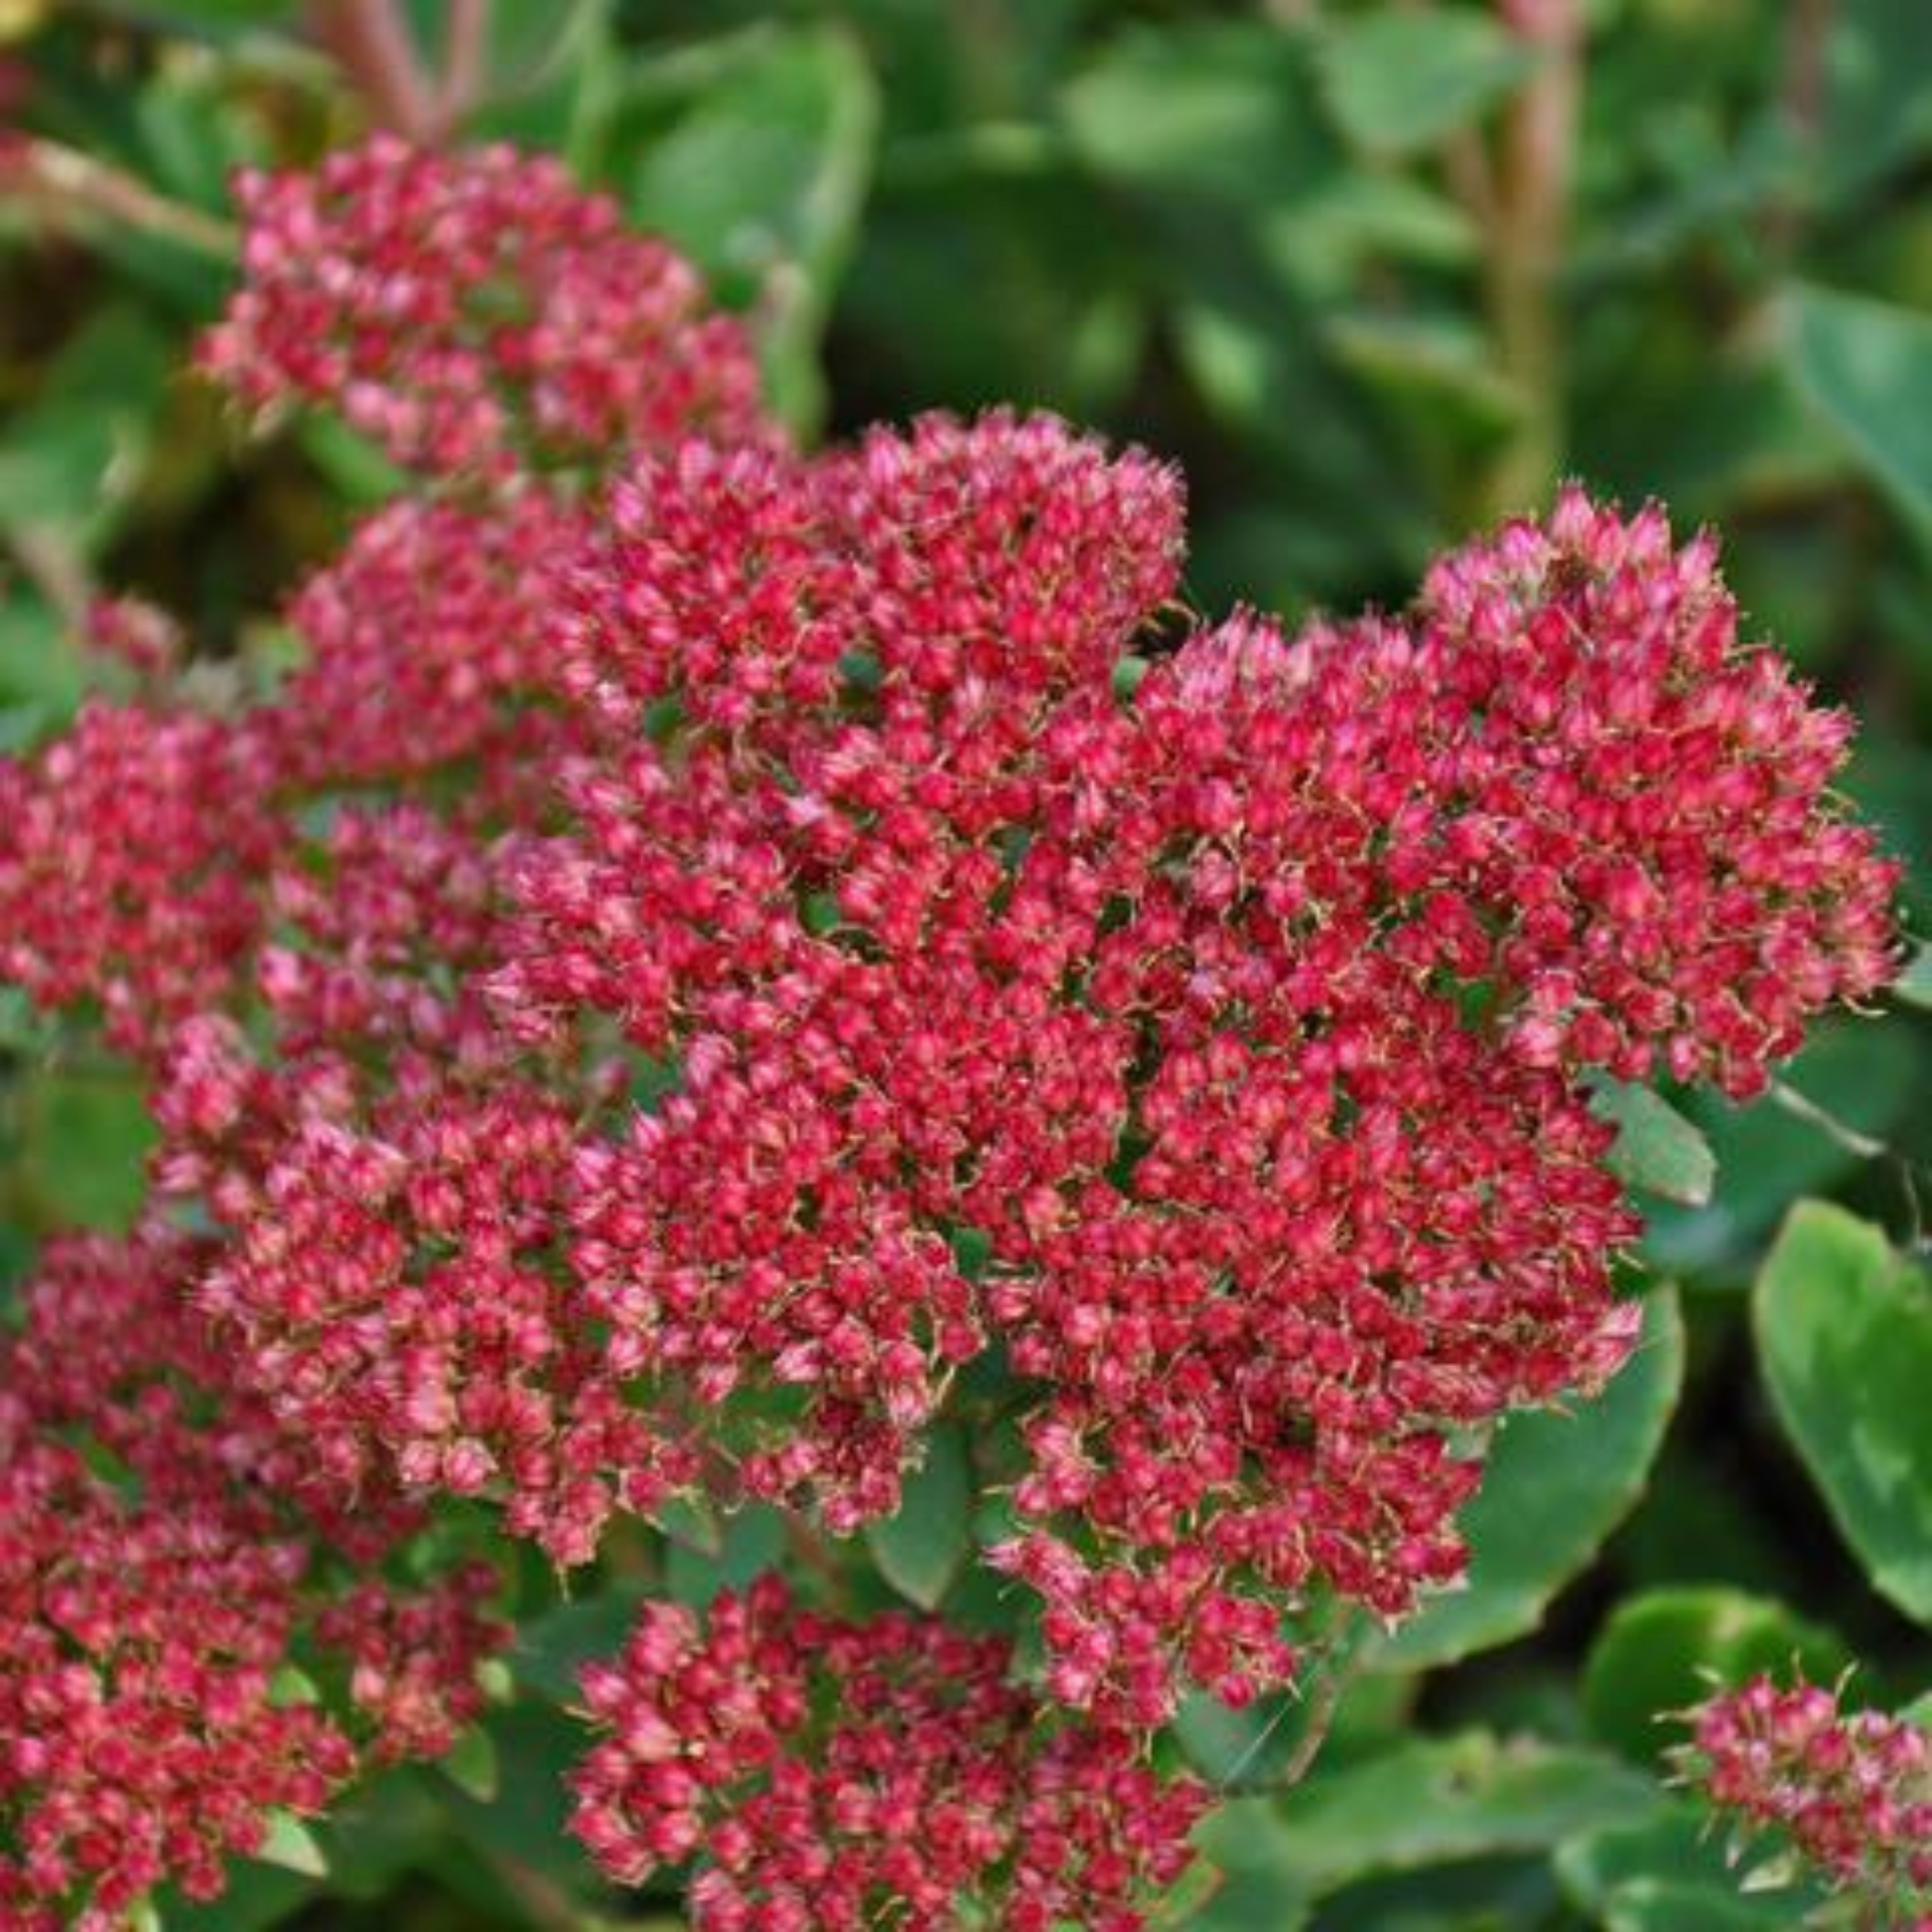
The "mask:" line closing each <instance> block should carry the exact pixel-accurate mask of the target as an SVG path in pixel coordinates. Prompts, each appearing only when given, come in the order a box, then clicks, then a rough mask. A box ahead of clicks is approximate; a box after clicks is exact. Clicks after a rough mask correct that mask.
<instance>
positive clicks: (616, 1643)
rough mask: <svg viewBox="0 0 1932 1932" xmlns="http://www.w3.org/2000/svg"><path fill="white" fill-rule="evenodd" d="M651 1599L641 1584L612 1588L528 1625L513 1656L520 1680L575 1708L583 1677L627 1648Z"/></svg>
mask: <svg viewBox="0 0 1932 1932" xmlns="http://www.w3.org/2000/svg"><path fill="white" fill-rule="evenodd" d="M648 1594H649V1591H648V1590H647V1588H646V1587H645V1586H644V1585H642V1584H640V1583H631V1582H629V1581H623V1582H617V1583H611V1584H607V1585H605V1587H603V1588H602V1589H600V1590H599V1591H598V1592H597V1593H596V1594H595V1595H593V1596H584V1597H580V1598H578V1599H577V1600H576V1601H575V1602H571V1603H564V1604H561V1605H559V1606H558V1607H557V1608H556V1609H554V1610H548V1611H546V1612H545V1613H544V1614H543V1615H542V1616H539V1617H536V1618H533V1619H532V1620H531V1621H530V1622H528V1623H525V1624H523V1625H522V1626H521V1627H520V1628H519V1629H518V1630H517V1633H516V1641H515V1644H514V1646H513V1648H512V1650H511V1652H510V1665H511V1669H512V1670H513V1671H514V1673H515V1676H516V1681H517V1682H518V1683H519V1684H524V1685H527V1686H528V1687H529V1688H530V1689H531V1690H533V1691H537V1692H540V1693H541V1694H542V1695H543V1696H545V1697H547V1698H550V1699H552V1700H553V1701H554V1702H556V1703H558V1704H574V1703H576V1702H577V1697H578V1691H577V1674H578V1672H579V1671H580V1670H581V1669H582V1668H583V1667H584V1665H586V1664H587V1663H589V1662H591V1661H592V1659H594V1658H601V1657H615V1656H616V1655H617V1653H618V1652H619V1651H620V1650H621V1649H622V1648H623V1643H624V1639H625V1638H626V1637H628V1636H629V1634H630V1631H631V1626H632V1625H633V1624H634V1623H635V1622H636V1621H637V1610H638V1607H639V1606H640V1605H641V1604H642V1602H643V1600H644V1598H645V1597H646V1596H647V1595H648Z"/></svg>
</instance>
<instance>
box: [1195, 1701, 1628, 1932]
mask: <svg viewBox="0 0 1932 1932" xmlns="http://www.w3.org/2000/svg"><path fill="white" fill-rule="evenodd" d="M1659 1803H1660V1800H1659V1798H1658V1795H1657V1791H1656V1787H1655V1786H1654V1785H1653V1784H1652V1782H1651V1781H1650V1779H1648V1778H1647V1777H1644V1776H1643V1775H1642V1774H1641V1773H1639V1772H1637V1771H1635V1770H1633V1769H1631V1768H1630V1767H1629V1766H1628V1765H1626V1764H1624V1763H1622V1762H1621V1761H1620V1760H1618V1759H1616V1758H1614V1757H1611V1756H1609V1755H1607V1754H1606V1753H1603V1752H1600V1751H1592V1750H1580V1749H1575V1748H1571V1747H1566V1746H1559V1745H1554V1744H1546V1743H1542V1742H1540V1741H1536V1740H1533V1739H1527V1738H1525V1739H1514V1740H1502V1739H1498V1738H1496V1737H1494V1736H1491V1735H1490V1734H1489V1733H1488V1732H1486V1731H1470V1732H1466V1733H1464V1734H1463V1735H1461V1736H1456V1737H1432V1738H1417V1739H1413V1740H1411V1741H1409V1742H1407V1743H1403V1744H1400V1745H1398V1746H1396V1747H1395V1748H1394V1749H1393V1750H1390V1751H1387V1752H1385V1753H1383V1754H1381V1755H1379V1756H1377V1757H1373V1758H1368V1759H1365V1760H1364V1761H1363V1762H1361V1763H1359V1764H1354V1765H1350V1766H1349V1767H1348V1768H1347V1769H1345V1770H1340V1771H1334V1772H1329V1773H1325V1774H1324V1773H1322V1772H1320V1771H1318V1770H1317V1772H1316V1773H1315V1775H1313V1776H1312V1777H1311V1778H1310V1779H1309V1780H1308V1781H1307V1783H1305V1784H1302V1785H1298V1786H1297V1787H1296V1788H1295V1790H1293V1791H1291V1792H1288V1793H1286V1794H1285V1795H1283V1796H1282V1797H1280V1798H1246V1799H1237V1800H1236V1801H1235V1802H1233V1803H1231V1804H1228V1805H1225V1806H1223V1807H1221V1809H1220V1810H1219V1811H1218V1812H1216V1813H1214V1814H1213V1815H1212V1816H1211V1817H1210V1818H1209V1819H1208V1820H1207V1822H1206V1823H1205V1824H1204V1825H1203V1826H1202V1828H1201V1830H1200V1833H1199V1838H1200V1842H1201V1844H1202V1847H1203V1849H1204V1850H1205V1852H1206V1854H1207V1856H1208V1857H1209V1859H1211V1860H1212V1861H1213V1862H1214V1863H1216V1864H1217V1865H1219V1866H1221V1867H1222V1869H1224V1870H1226V1871H1228V1872H1229V1873H1230V1874H1231V1876H1233V1875H1239V1874H1243V1873H1246V1874H1249V1875H1251V1876H1255V1877H1260V1876H1262V1875H1264V1874H1265V1875H1266V1877H1267V1878H1268V1879H1269V1880H1270V1881H1271V1882H1273V1883H1276V1884H1278V1885H1280V1886H1282V1887H1284V1888H1285V1891H1286V1893H1287V1895H1288V1896H1289V1897H1291V1898H1316V1897H1320V1896H1321V1895H1322V1894H1323V1893H1326V1892H1331V1891H1334V1890H1335V1889H1337V1888H1338V1887H1340V1886H1342V1885H1345V1884H1348V1883H1351V1882H1352V1881H1354V1880H1356V1879H1358V1878H1362V1877H1366V1876H1368V1875H1370V1874H1371V1873H1375V1872H1386V1871H1409V1870H1417V1869H1421V1868H1424V1867H1427V1866H1430V1865H1435V1864H1442V1863H1449V1862H1451V1861H1457V1860H1463V1859H1473V1858H1479V1857H1484V1856H1488V1855H1492V1854H1497V1853H1510V1852H1535V1851H1542V1850H1544V1849H1546V1848H1548V1847H1550V1846H1554V1845H1556V1844H1559V1843H1561V1842H1562V1841H1563V1840H1565V1839H1568V1838H1571V1837H1573V1836H1576V1835H1577V1834H1579V1833H1582V1832H1585V1831H1589V1830H1592V1829H1599V1828H1602V1827H1606V1826H1609V1825H1616V1824H1629V1823H1633V1822H1636V1821H1639V1820H1642V1819H1644V1818H1647V1817H1649V1816H1651V1815H1652V1814H1653V1813H1654V1812H1655V1811H1656V1809H1657V1807H1658V1805H1659ZM1240 1922H1241V1921H1236V1920H1230V1921H1228V1923H1229V1924H1230V1925H1232V1924H1235V1923H1240ZM1253 1922H1254V1923H1255V1924H1256V1925H1260V1924H1261V1923H1263V1922H1264V1921H1261V1920H1255V1921H1253Z"/></svg>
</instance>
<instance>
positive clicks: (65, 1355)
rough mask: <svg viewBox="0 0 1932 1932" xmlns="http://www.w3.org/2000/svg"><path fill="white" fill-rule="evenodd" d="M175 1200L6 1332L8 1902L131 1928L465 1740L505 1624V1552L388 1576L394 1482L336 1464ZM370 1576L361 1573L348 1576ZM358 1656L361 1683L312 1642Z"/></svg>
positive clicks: (108, 1246)
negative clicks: (196, 1307)
mask: <svg viewBox="0 0 1932 1932" xmlns="http://www.w3.org/2000/svg"><path fill="white" fill-rule="evenodd" d="M203 1259H205V1257H203V1256H202V1255H200V1254H199V1253H198V1252H197V1244H196V1243H195V1242H193V1241H191V1240H189V1239H187V1238H186V1237H184V1236H182V1235H180V1234H178V1233H176V1232H174V1231H173V1230H170V1229H167V1228H165V1227H161V1226H159V1225H148V1226H144V1227H142V1228H141V1229H138V1230H137V1231H136V1232H135V1234H134V1235H132V1236H131V1237H129V1238H128V1239H127V1240H125V1241H120V1240H113V1239H109V1238H107V1237H105V1236H84V1237H80V1236H76V1237H71V1238H69V1239H66V1240H63V1241H60V1242H57V1243H55V1244H54V1245H53V1246H52V1247H51V1249H50V1251H49V1253H48V1255H47V1257H46V1260H45V1263H44V1265H43V1267H42V1269H41V1271H40V1273H39V1274H38V1275H37V1276H36V1277H35V1279H34V1280H33V1281H32V1283H30V1285H29V1288H28V1292H27V1296H26V1307H25V1311H24V1312H25V1323H24V1326H23V1328H22V1329H21V1331H20V1332H19V1333H18V1334H17V1335H15V1336H13V1337H12V1338H11V1339H9V1340H8V1341H7V1342H6V1343H5V1344H4V1345H0V1924H5V1925H6V1926H8V1927H12V1928H19V1932H43V1929H45V1932H55V1928H57V1927H69V1926H77V1927H80V1928H82V1932H106V1928H111V1927H114V1926H118V1925H121V1924H122V1923H124V1921H125V1916H126V1913H127V1911H128V1909H129V1908H130V1907H131V1906H133V1905H134V1904H136V1903H137V1902H138V1901H139V1900H140V1899H141V1897H142V1896H143V1895H144V1894H145V1893H147V1892H148V1891H149V1890H150V1889H152V1888H153V1887H154V1886H155V1885H157V1884H159V1883H160V1882H161V1881H162V1880H163V1879H165V1878H172V1879H174V1880H175V1881H176V1882H178V1883H179V1884H180V1886H181V1887H182V1889H183V1890H184V1891H185V1892H186V1893H187V1894H188V1895H189V1896H190V1897H193V1898H207V1897H210V1896H212V1895H214V1894H215V1893H216V1892H218V1891H219V1890H220V1889H221V1887H222V1885H223V1883H224V1882H225V1876H226V1874H225V1867H224V1860H225V1859H227V1858H228V1857H231V1856H241V1855H244V1854H247V1853H250V1852H252V1851H254V1850H255V1849H256V1848H257V1847H259V1846H260V1845H261V1844H262V1842H263V1840H264V1839H265V1837H266V1836H267V1834H268V1832H269V1830H270V1827H271V1825H272V1823H273V1821H274V1815H275V1814H276V1813H277V1812H293V1813H297V1814H303V1813H314V1812H317V1811H320V1810H321V1809H322V1808H323V1806H324V1805H325V1804H326V1802H327V1801H328V1799H329V1798H330V1797H331V1796H332V1794H333V1793H334V1792H336V1791H337V1790H338V1789H339V1788H340V1787H342V1786H343V1785H344V1784H345V1782H346V1781H347V1780H348V1779H349V1778H350V1777H351V1776H352V1775H353V1774H354V1773H355V1771H356V1769H357V1768H358V1766H359V1765H360V1764H363V1763H376V1762H382V1761H387V1760H389V1759H393V1758H398V1757H405V1756H416V1755H423V1756H438V1755H441V1754H442V1753H443V1752H445V1751H447V1750H449V1748H450V1747H451V1745H452V1744H453V1743H454V1741H455V1740H456V1738H457V1736H458V1734H459V1733H460V1732H461V1731H462V1730H463V1729H464V1728H465V1727H466V1726H467V1725H469V1724H470V1723H471V1722H473V1721H474V1719H475V1718H476V1716H477V1715H478V1712H479V1711H480V1709H481V1707H482V1701H483V1700H482V1692H481V1689H480V1687H479V1679H478V1666H479V1664H480V1663H481V1662H482V1661H483V1659H484V1658H485V1657H486V1656H488V1655H489V1654H490V1653H491V1652H492V1651H493V1650H494V1649H496V1648H497V1647H498V1646H499V1645H500V1643H501V1642H502V1640H503V1637H504V1635H505V1632H504V1631H503V1629H502V1627H501V1626H500V1625H499V1624H497V1623H496V1622H495V1620H494V1619H493V1618H492V1617H491V1616H490V1615H489V1614H488V1613H487V1610H486V1609H485V1607H484V1604H485V1599H486V1598H487V1596H488V1595H489V1594H490V1593H492V1592H493V1590H494V1587H495V1583H496V1579H495V1576H494V1573H493V1572H492V1571H489V1570H488V1569H487V1568H486V1567H485V1568H483V1569H469V1570H458V1571H455V1572H453V1573H451V1574H448V1575H447V1576H445V1577H443V1578H441V1579H439V1580H436V1581H433V1582H430V1583H427V1584H424V1583H416V1584H413V1585H409V1586H398V1585H395V1584H392V1583H391V1582H389V1581H388V1580H387V1579H386V1578H385V1576H384V1574H383V1571H382V1566H381V1560H382V1557H383V1556H384V1555H385V1554H386V1553H387V1552H388V1550H389V1549H390V1548H392V1547H394V1546H396V1545H398V1544H399V1543H400V1542H401V1540H402V1539H403V1538H404V1537H406V1535H407V1534H408V1533H409V1531H410V1530H411V1529H412V1528H413V1526H414V1520H413V1515H412V1512H411V1511H409V1509H408V1508H407V1507H406V1506H405V1505H403V1504H402V1503H401V1501H400V1499H397V1498H394V1497H393V1495H392V1497H391V1498H390V1500H388V1501H387V1502H386V1503H385V1502H384V1501H383V1499H382V1498H381V1496H380V1495H379V1494H377V1493H374V1492H373V1491H372V1492H371V1493H370V1494H368V1495H366V1496H362V1497H357V1498H354V1499H349V1498H346V1497H343V1496H340V1495H336V1496H332V1495H330V1494H329V1493H328V1492H326V1491H324V1492H318V1491H315V1490H313V1488H312V1485H311V1484H310V1483H309V1481H308V1477H307V1474H306V1463H305V1458H304V1452H303V1449H302V1446H301V1444H300V1443H299V1442H298V1441H297V1440H296V1439H294V1438H292V1437H290V1436H288V1435H287V1434H285V1433H284V1432H283V1431H281V1430H280V1429H279V1428H278V1427H277V1425H276V1424H275V1422H274V1421H273V1419H272V1417H270V1416H269V1414H268V1413H267V1411H266V1410H265V1409H264V1408H263V1407H262V1405H261V1404H259V1403H258V1402H256V1401H254V1400H253V1399H252V1398H251V1397H250V1396H249V1395H248V1394H247V1392H246V1391H245V1390H239V1389H236V1388H235V1387H234V1386H233V1385H232V1381H231V1378H229V1377H228V1376H227V1374H226V1372H225V1369H224V1366H223V1364H222V1363H221V1360H220V1357H219V1353H218V1348H217V1343H216V1338H215V1337H214V1336H213V1335H212V1334H211V1333H210V1332H209V1331H208V1330H207V1327H206V1325H205V1324H204V1323H202V1322H201V1321H200V1320H199V1319H198V1318H196V1317H195V1315H194V1313H193V1311H192V1309H191V1306H190V1304H189V1301H188V1299H187V1294H186V1284H187V1282H188V1281H189V1280H191V1279H192V1276H193V1274H194V1272H195V1271H196V1269H197V1267H198V1266H199V1264H200V1263H201V1261H202V1260H203ZM347 1577H355V1578H358V1579H359V1581H356V1582H354V1583H353V1584H352V1585H351V1584H345V1582H344V1579H345V1578H347ZM297 1656H300V1657H302V1658H303V1659H304V1660H305V1661H306V1662H308V1663H309V1664H310V1665H311V1666H312V1667H313V1668H315V1669H316V1670H317V1672H318V1674H321V1675H327V1674H329V1673H331V1672H333V1671H346V1672H347V1673H348V1677H349V1682H348V1686H347V1690H346V1695H345V1699H344V1701H343V1706H342V1709H341V1710H340V1711H338V1712H334V1713H332V1712H331V1711H330V1710H328V1709H325V1708H324V1707H323V1706H322V1705H321V1704H320V1703H318V1702H316V1701H314V1699H313V1697H312V1696H311V1695H310V1694H309V1693H308V1692H306V1691H302V1692H297V1693H293V1694H292V1693H291V1689H290V1686H291V1684H295V1685H300V1684H302V1683H303V1680H302V1679H301V1678H293V1679H291V1678H290V1677H289V1674H288V1670H287V1667H288V1666H289V1665H290V1664H291V1663H292V1662H293V1661H294V1660H295V1658H296V1657H297Z"/></svg>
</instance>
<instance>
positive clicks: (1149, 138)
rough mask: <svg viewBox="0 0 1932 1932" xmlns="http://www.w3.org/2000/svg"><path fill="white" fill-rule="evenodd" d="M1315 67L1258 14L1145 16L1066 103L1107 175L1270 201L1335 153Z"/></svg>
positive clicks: (1168, 191) (1079, 136) (1299, 188)
mask: <svg viewBox="0 0 1932 1932" xmlns="http://www.w3.org/2000/svg"><path fill="white" fill-rule="evenodd" d="M1307 69H1308V64H1307V61H1306V59H1305V57H1304V54H1303V51H1302V49H1301V48H1300V47H1299V46H1298V45H1297V44H1296V43H1295V42H1294V41H1293V40H1291V39H1290V38H1289V36H1287V35H1285V34H1281V33H1278V32H1276V31H1275V30H1274V29H1272V28H1270V27H1268V26H1266V25H1264V24H1262V23H1261V22H1258V21H1257V22H1245V21H1243V22H1234V21H1212V22H1209V21H1193V22H1187V23H1184V24H1175V25H1174V26H1172V27H1164V28H1152V27H1149V28H1142V29H1137V30H1135V31H1133V32H1130V33H1126V34H1121V35H1118V36H1116V37H1115V38H1114V39H1113V40H1111V41H1110V42H1108V43H1107V44H1106V45H1105V46H1104V47H1103V48H1102V50H1101V52H1100V54H1099V55H1098V57H1097V58H1096V59H1095V60H1094V61H1093V62H1092V64H1091V65H1090V66H1088V67H1087V68H1085V69H1083V70H1082V71H1081V72H1080V73H1078V74H1077V75H1076V76H1075V77H1074V78H1073V80H1072V81H1071V82H1070V83H1069V84H1068V86H1067V88H1066V90H1065V93H1064V95H1063V97H1062V101H1061V109H1062V113H1063V115H1064V118H1065V121H1066V127H1067V131H1068V135H1069V138H1070V139H1071V141H1072V143H1073V147H1074V150H1075V152H1076V153H1077V154H1078V155H1079V156H1080V158H1081V159H1082V160H1084V161H1085V162H1086V164H1087V165H1088V166H1089V167H1090V168H1092V169H1093V170H1094V172H1095V173H1097V174H1099V175H1102V176H1104V177H1105V178H1106V179H1107V180H1109V181H1111V182H1116V183H1119V184H1121V185H1123V186H1126V187H1131V188H1133V189H1135V190H1137V191H1140V192H1142V193H1149V194H1157V195H1174V194H1186V195H1191V196H1210V197H1213V198H1215V199H1218V200H1222V201H1228V202H1233V203H1237V204H1239V205H1241V206H1243V207H1252V208H1255V209H1257V210H1260V209H1265V208H1268V207H1273V206H1276V205H1278V204H1279V203H1280V202H1282V201H1283V200H1284V199H1286V198H1288V197H1291V196H1298V195H1303V194H1306V193H1307V192H1308V189H1309V187H1310V185H1311V180H1312V179H1313V178H1314V177H1315V176H1316V175H1318V174H1323V173H1326V172H1328V171H1329V170H1330V169H1332V167H1333V165H1334V155H1333V151H1332V143H1331V141H1330V139H1329V137H1327V136H1326V135H1325V134H1324V132H1323V130H1322V129H1321V127H1320V124H1319V122H1318V120H1317V118H1316V114H1315V109H1314V102H1313V97H1312V93H1311V88H1310V85H1309V76H1308V70H1307Z"/></svg>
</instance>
